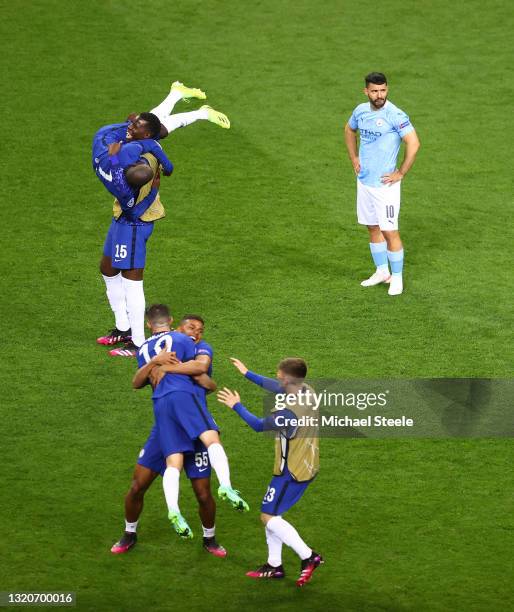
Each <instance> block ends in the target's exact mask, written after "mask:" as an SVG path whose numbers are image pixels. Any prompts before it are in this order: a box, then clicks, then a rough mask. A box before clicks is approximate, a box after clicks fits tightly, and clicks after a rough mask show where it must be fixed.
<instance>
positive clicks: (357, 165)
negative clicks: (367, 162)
mask: <svg viewBox="0 0 514 612" xmlns="http://www.w3.org/2000/svg"><path fill="white" fill-rule="evenodd" d="M352 166H353V171H354V172H355V174H359V172H360V171H361V162H360V160H359V158H358V157H356V158H355V159H352Z"/></svg>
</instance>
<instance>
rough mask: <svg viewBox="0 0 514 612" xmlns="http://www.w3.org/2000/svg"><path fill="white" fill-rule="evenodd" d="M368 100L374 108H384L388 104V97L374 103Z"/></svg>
mask: <svg viewBox="0 0 514 612" xmlns="http://www.w3.org/2000/svg"><path fill="white" fill-rule="evenodd" d="M368 100H369V102H370V104H371V106H373V107H374V108H382V107H383V106H384V104H385V103H386V102H387V96H386V97H385V98H382V99H379V100H375V101H374V102H373V100H372V99H371V98H370V97H368Z"/></svg>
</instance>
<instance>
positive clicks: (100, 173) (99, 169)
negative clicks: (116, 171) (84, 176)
mask: <svg viewBox="0 0 514 612" xmlns="http://www.w3.org/2000/svg"><path fill="white" fill-rule="evenodd" d="M96 171H97V172H98V174H99V175H100V176H102V177H103V178H104V179H105V180H106V181H109V183H112V173H111V172H109V174H107V172H104V171H103V170H102V168H101V167H100V166H98V168H97V169H96Z"/></svg>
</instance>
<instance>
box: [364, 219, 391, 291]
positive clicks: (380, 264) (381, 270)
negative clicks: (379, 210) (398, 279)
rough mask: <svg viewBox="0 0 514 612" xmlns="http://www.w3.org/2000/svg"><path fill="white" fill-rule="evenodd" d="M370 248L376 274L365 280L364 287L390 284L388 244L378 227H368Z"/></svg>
mask: <svg viewBox="0 0 514 612" xmlns="http://www.w3.org/2000/svg"><path fill="white" fill-rule="evenodd" d="M367 227H368V232H369V248H370V251H371V256H372V257H373V261H374V263H375V266H376V270H375V272H374V273H373V274H372V275H371V276H370V277H369V278H367V279H366V280H363V281H362V283H361V285H362V286H363V287H373V286H374V285H379V284H380V283H388V282H389V280H390V278H391V275H390V274H389V265H388V263H387V242H386V239H385V236H384V234H383V233H382V231H381V229H380V227H379V226H378V225H368V226H367Z"/></svg>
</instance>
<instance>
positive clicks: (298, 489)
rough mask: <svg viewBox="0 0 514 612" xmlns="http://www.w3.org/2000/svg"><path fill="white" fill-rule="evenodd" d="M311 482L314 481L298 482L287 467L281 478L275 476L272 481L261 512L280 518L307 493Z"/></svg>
mask: <svg viewBox="0 0 514 612" xmlns="http://www.w3.org/2000/svg"><path fill="white" fill-rule="evenodd" d="M311 482H312V480H307V481H305V482H297V481H296V480H295V479H294V478H293V477H292V476H291V474H290V473H289V470H288V469H287V467H285V468H284V471H283V473H282V474H281V475H280V476H273V478H272V479H271V482H270V483H269V486H268V490H267V491H266V494H265V495H264V498H263V500H262V504H261V512H265V513H266V514H272V515H273V516H280V515H281V514H283V513H284V512H287V511H288V510H289V509H290V508H292V507H293V506H294V505H295V504H296V502H297V501H298V500H299V499H300V497H301V496H302V495H303V494H304V493H305V489H307V487H308V486H309V484H310V483H311Z"/></svg>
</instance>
